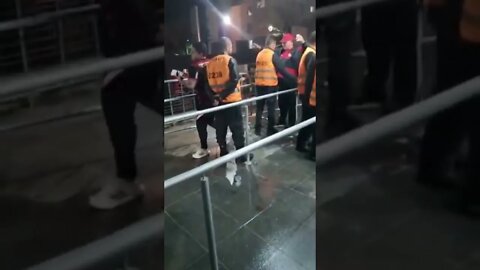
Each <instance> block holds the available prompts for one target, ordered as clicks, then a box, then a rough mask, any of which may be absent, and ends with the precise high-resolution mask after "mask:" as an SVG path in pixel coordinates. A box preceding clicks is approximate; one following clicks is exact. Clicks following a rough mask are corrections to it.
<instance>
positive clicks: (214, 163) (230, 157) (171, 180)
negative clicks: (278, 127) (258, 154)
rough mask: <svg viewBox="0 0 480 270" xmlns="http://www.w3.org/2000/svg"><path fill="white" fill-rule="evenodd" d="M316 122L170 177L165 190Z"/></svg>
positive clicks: (166, 181) (303, 123) (296, 126)
mask: <svg viewBox="0 0 480 270" xmlns="http://www.w3.org/2000/svg"><path fill="white" fill-rule="evenodd" d="M316 120H317V117H312V118H310V119H308V120H305V121H303V122H301V123H299V124H296V125H294V126H292V127H290V128H287V129H284V130H282V131H280V132H278V133H275V134H273V135H271V136H268V137H266V138H264V139H262V140H260V141H257V142H254V143H252V144H249V145H247V146H245V147H243V148H241V149H238V150H236V151H235V152H232V153H230V154H228V155H226V156H223V157H220V158H217V159H215V160H212V161H210V162H207V163H205V164H203V165H201V166H198V167H196V168H194V169H192V170H189V171H187V172H184V173H181V174H179V175H177V176H174V177H171V178H169V179H168V180H165V189H167V188H170V187H172V186H174V185H176V184H179V183H181V182H183V181H186V180H188V179H190V178H192V177H194V176H199V175H201V174H203V173H205V172H207V171H209V170H211V169H214V168H216V167H218V166H221V165H223V164H225V163H227V162H229V161H231V160H234V159H237V158H239V157H241V156H244V155H246V154H247V153H250V152H252V151H253V150H256V149H258V148H260V147H263V146H265V145H267V144H270V143H272V142H274V141H276V140H279V139H281V138H283V137H287V136H289V135H291V134H293V133H295V132H297V131H299V130H301V129H302V128H304V127H306V126H309V125H312V124H314V123H315V122H316Z"/></svg>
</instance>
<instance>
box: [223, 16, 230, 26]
mask: <svg viewBox="0 0 480 270" xmlns="http://www.w3.org/2000/svg"><path fill="white" fill-rule="evenodd" d="M222 20H223V23H224V24H225V25H230V24H231V23H232V21H231V20H230V16H228V15H224V16H223V18H222Z"/></svg>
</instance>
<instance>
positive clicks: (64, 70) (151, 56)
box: [0, 47, 164, 96]
mask: <svg viewBox="0 0 480 270" xmlns="http://www.w3.org/2000/svg"><path fill="white" fill-rule="evenodd" d="M163 55H164V47H157V48H153V49H150V50H146V51H142V52H137V53H132V54H128V55H124V56H120V57H117V58H110V59H102V60H99V61H97V62H95V63H88V64H83V65H78V66H70V67H61V68H59V69H58V70H57V71H55V72H52V71H47V72H38V73H35V74H30V75H21V76H17V77H14V78H12V79H9V80H5V79H4V80H0V96H9V95H14V94H19V93H21V92H25V91H28V90H30V89H34V88H38V87H42V86H48V85H51V84H55V83H60V82H62V81H67V80H71V79H75V78H77V77H82V76H88V75H93V74H100V73H104V72H108V71H112V70H115V69H123V68H128V67H132V66H137V65H141V64H145V63H150V62H153V61H156V60H159V59H161V58H163Z"/></svg>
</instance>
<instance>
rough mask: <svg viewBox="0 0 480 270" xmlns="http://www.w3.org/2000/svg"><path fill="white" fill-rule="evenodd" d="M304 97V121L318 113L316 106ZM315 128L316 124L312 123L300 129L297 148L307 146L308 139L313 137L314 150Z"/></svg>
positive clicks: (313, 146)
mask: <svg viewBox="0 0 480 270" xmlns="http://www.w3.org/2000/svg"><path fill="white" fill-rule="evenodd" d="M301 99H302V122H303V121H305V120H308V119H310V118H312V117H314V116H315V115H316V110H315V108H314V107H312V106H310V105H309V104H308V101H307V100H306V98H305V96H304V95H302V96H301ZM315 129H316V125H310V126H307V127H304V128H302V129H301V130H300V132H299V133H298V137H297V148H303V147H305V143H306V142H307V140H308V139H309V138H310V137H312V138H313V140H312V142H313V143H312V151H314V149H315V141H316V140H315ZM313 153H314V152H313Z"/></svg>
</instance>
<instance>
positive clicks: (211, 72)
mask: <svg viewBox="0 0 480 270" xmlns="http://www.w3.org/2000/svg"><path fill="white" fill-rule="evenodd" d="M230 59H232V57H231V56H229V55H225V54H222V55H218V56H215V57H214V58H212V59H211V60H210V61H209V62H208V64H207V76H208V85H210V88H212V90H213V92H215V93H217V94H220V93H222V92H223V91H224V90H225V87H226V84H227V82H228V81H229V80H230V69H229V68H228V63H229V62H230ZM240 100H242V94H241V93H240V88H239V87H238V85H237V87H236V88H235V92H233V93H232V94H230V95H228V96H227V97H226V98H225V99H224V100H222V102H225V103H232V102H237V101H240Z"/></svg>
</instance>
